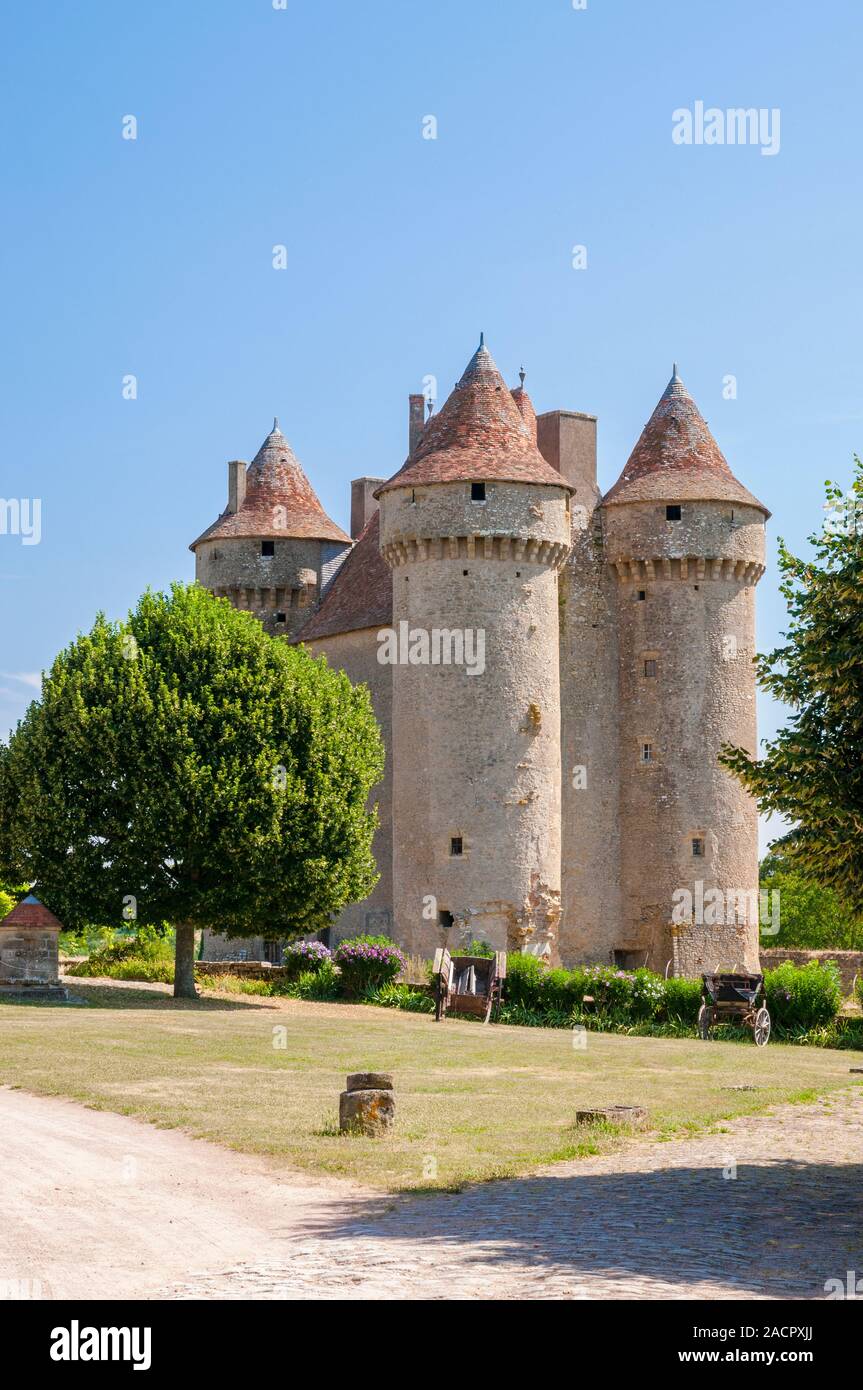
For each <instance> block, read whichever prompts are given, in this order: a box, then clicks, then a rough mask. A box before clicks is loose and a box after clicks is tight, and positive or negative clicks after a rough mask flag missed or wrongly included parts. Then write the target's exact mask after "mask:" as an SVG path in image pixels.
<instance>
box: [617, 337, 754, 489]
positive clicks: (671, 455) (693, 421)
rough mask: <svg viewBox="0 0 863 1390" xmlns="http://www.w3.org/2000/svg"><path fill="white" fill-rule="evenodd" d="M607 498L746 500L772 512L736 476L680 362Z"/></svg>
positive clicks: (675, 367)
mask: <svg viewBox="0 0 863 1390" xmlns="http://www.w3.org/2000/svg"><path fill="white" fill-rule="evenodd" d="M603 501H604V502H605V503H607V504H609V503H610V504H614V503H617V502H650V501H661V502H690V501H711V502H741V503H745V504H746V505H748V506H751V507H760V509H761V510H762V511H763V512H764V513H765V514H766V515H767V516H769V515H770V513H769V512H768V510H767V508H766V507H765V506H764V503H763V502H759V500H758V498H757V497H754V496H753V495H752V493H751V492H749V490H748V489H747V488H745V487H744V486H743V484H742V483H739V482H738V481H737V479H736V478H735V476H734V474H733V473H732V471H731V469H730V468H729V466H728V463H727V462H726V460H725V456H724V454H723V453H722V450H721V449H720V447H719V445H718V444H717V443H716V440H715V439H714V438H713V435H712V434H711V433H710V429H709V427H708V424H707V421H706V420H705V419H704V416H703V415H702V414H701V411H700V410H699V409H698V406H697V405H696V404H695V401H694V400H693V399H692V397H691V396H690V394H689V392H688V391H687V389H686V387H685V386H684V384H683V382H682V381H681V379H680V377H679V375H678V373H677V364H676V363H675V366H674V372H673V374H672V377H671V380H670V381H669V383H668V385H667V386H666V388H665V390H664V391H663V393H662V395H661V397H660V399H659V404H658V405H657V407H656V409H655V410H654V412H653V414H652V415H651V417H650V419H649V420H648V422H647V424H646V425H645V426H644V429H643V430H642V432H641V438H640V439H639V441H638V443H637V444H636V446H635V448H634V449H633V451H632V453H631V454H630V456H629V459H628V461H627V463H626V466H625V468H624V470H623V472H622V473H621V475H620V477H619V478H618V480H617V482H616V483H615V484H614V487H612V488H611V489H610V490H609V491H608V492H607V493H606V494H605V497H604V498H603Z"/></svg>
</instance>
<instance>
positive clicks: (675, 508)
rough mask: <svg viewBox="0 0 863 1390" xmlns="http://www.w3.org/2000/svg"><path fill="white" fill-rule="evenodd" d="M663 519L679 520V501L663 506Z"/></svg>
mask: <svg viewBox="0 0 863 1390" xmlns="http://www.w3.org/2000/svg"><path fill="white" fill-rule="evenodd" d="M665 520H666V521H679V520H680V503H679V502H675V503H673V504H672V505H671V506H670V507H666V508H665Z"/></svg>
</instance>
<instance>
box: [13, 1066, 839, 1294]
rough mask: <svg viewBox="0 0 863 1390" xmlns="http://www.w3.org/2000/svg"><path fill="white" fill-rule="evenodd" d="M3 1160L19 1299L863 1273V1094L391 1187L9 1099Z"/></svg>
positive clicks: (753, 1290)
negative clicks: (485, 1175) (587, 1153)
mask: <svg viewBox="0 0 863 1390" xmlns="http://www.w3.org/2000/svg"><path fill="white" fill-rule="evenodd" d="M0 1167H2V1171H3V1174H4V1198H5V1200H4V1221H3V1223H2V1228H0V1281H5V1282H6V1286H7V1291H8V1290H11V1292H12V1295H13V1296H15V1290H16V1288H20V1287H21V1286H20V1284H19V1281H22V1280H23V1281H31V1285H32V1288H33V1292H34V1293H35V1294H36V1295H37V1296H39V1295H41V1296H42V1297H74V1298H81V1297H83V1298H88V1297H91V1298H93V1297H143V1298H147V1297H151V1298H152V1297H156V1298H166V1297H168V1298H207V1297H212V1298H229V1299H230V1298H263V1299H285V1298H298V1299H304V1298H325V1299H326V1298H333V1299H336V1298H338V1299H343V1298H359V1299H379V1298H393V1299H406V1298H407V1299H414V1298H432V1299H446V1298H505V1299H525V1298H577V1299H589V1298H608V1297H616V1298H621V1297H622V1298H663V1299H665V1298H728V1299H733V1298H748V1297H753V1296H754V1297H760V1298H823V1297H824V1285H825V1281H826V1280H827V1279H831V1278H838V1279H841V1280H842V1281H843V1283H844V1282H845V1279H846V1274H847V1271H848V1270H855V1271H856V1273H857V1276H858V1277H860V1276H861V1275H863V1094H861V1092H860V1091H853V1092H837V1093H834V1094H833V1095H832V1096H828V1097H825V1098H823V1099H822V1100H820V1101H817V1102H815V1103H813V1104H811V1105H805V1106H804V1105H795V1106H781V1107H776V1108H775V1109H774V1111H773V1112H772V1113H770V1114H766V1115H760V1116H746V1117H743V1118H741V1119H738V1120H735V1121H730V1122H728V1123H727V1124H726V1125H725V1126H724V1132H722V1133H719V1134H713V1135H705V1136H703V1137H698V1138H691V1139H678V1140H674V1141H671V1142H668V1143H657V1142H654V1141H651V1140H650V1139H649V1138H648V1137H644V1138H639V1139H636V1140H634V1141H632V1142H630V1143H629V1144H628V1145H627V1146H626V1148H625V1149H624V1150H622V1151H621V1152H618V1153H616V1154H613V1155H607V1156H604V1157H597V1158H591V1159H586V1160H581V1161H576V1162H570V1163H562V1164H557V1165H555V1166H554V1167H552V1168H545V1169H540V1170H538V1171H537V1172H536V1173H534V1174H533V1175H531V1176H528V1177H523V1178H520V1179H514V1180H508V1181H504V1182H495V1183H485V1184H482V1185H479V1186H476V1187H472V1188H468V1189H466V1190H465V1191H464V1192H461V1193H456V1194H435V1195H432V1196H416V1195H415V1196H410V1195H399V1196H387V1195H382V1194H380V1193H374V1192H370V1191H363V1190H362V1189H360V1188H357V1187H355V1186H350V1185H347V1184H342V1183H336V1182H333V1181H328V1182H326V1183H322V1182H317V1181H315V1180H314V1179H310V1178H309V1177H307V1176H305V1175H302V1174H296V1173H285V1172H284V1171H281V1170H278V1169H276V1167H275V1166H274V1165H273V1164H272V1163H270V1162H268V1161H266V1160H259V1159H256V1158H249V1157H246V1156H243V1155H239V1154H235V1153H232V1152H229V1151H227V1150H224V1149H221V1148H219V1147H217V1146H216V1145H212V1144H206V1143H203V1142H201V1141H198V1140H193V1139H189V1138H187V1137H186V1136H184V1135H182V1134H178V1133H176V1132H174V1131H164V1130H157V1129H153V1128H151V1127H150V1126H147V1125H142V1124H140V1123H139V1122H138V1121H135V1120H131V1119H127V1118H125V1117H123V1116H118V1115H111V1114H106V1113H104V1112H98V1111H92V1110H87V1109H84V1108H82V1107H81V1106H77V1105H75V1104H73V1103H71V1102H68V1101H59V1100H52V1099H43V1098H39V1097H35V1096H30V1095H27V1094H25V1093H24V1092H21V1091H9V1090H0ZM735 1174H736V1176H735Z"/></svg>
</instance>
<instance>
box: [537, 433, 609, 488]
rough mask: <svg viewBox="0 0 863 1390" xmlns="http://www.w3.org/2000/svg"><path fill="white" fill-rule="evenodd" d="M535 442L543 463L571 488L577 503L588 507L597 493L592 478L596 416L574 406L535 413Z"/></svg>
mask: <svg viewBox="0 0 863 1390" xmlns="http://www.w3.org/2000/svg"><path fill="white" fill-rule="evenodd" d="M536 442H537V446H538V448H539V452H540V453H541V454H542V456H543V458H544V459H545V461H546V463H550V464H551V466H552V468H556V469H557V471H558V473H559V474H560V475H561V477H562V478H565V479H566V481H567V482H568V483H570V484H571V485H572V487H574V488H575V494H576V496H577V498H578V500H579V502H580V503H582V504H583V505H584V506H586V507H589V508H592V507H593V505H594V504H595V502H596V501H597V500H598V499H599V497H600V491H599V488H598V486H597V482H596V416H595V415H582V414H581V412H580V411H577V410H549V411H547V412H546V414H545V415H539V416H537V421H536Z"/></svg>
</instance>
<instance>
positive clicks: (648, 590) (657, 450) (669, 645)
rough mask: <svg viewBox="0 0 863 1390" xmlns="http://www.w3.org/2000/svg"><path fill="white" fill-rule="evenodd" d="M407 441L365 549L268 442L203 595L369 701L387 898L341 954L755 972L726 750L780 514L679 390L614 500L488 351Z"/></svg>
mask: <svg viewBox="0 0 863 1390" xmlns="http://www.w3.org/2000/svg"><path fill="white" fill-rule="evenodd" d="M409 430H410V442H409V453H408V458H407V461H406V463H405V464H404V466H403V467H402V468H401V469H400V470H399V471H398V472H397V473H395V474H394V475H393V476H392V477H390V478H388V479H384V478H359V479H357V480H356V481H354V482H353V483H352V484H351V535H350V536H348V535H347V534H346V533H345V532H344V531H342V530H341V528H340V527H339V526H337V525H336V524H335V523H334V522H333V521H331V520H330V518H329V517H328V516H327V515H326V514H325V512H324V511H323V508H322V507H321V505H320V502H319V501H318V498H317V496H316V495H315V492H314V490H313V489H312V487H311V485H310V484H309V481H308V479H307V477H306V475H305V473H304V471H303V469H302V467H301V466H300V464H299V462H298V461H297V459H296V457H295V456H294V454H293V452H292V450H291V447H290V445H289V444H288V441H287V440H286V439H285V437H284V435H283V434H282V433H281V431H280V430H279V428H278V422H276V423H275V425H274V427H273V430H272V432H271V433H270V434H269V435H268V436H267V438H266V439H265V441H264V443H263V445H262V446H261V449H260V451H259V452H258V454H257V455H256V457H255V459H254V461H253V462H252V464H251V465H250V466H247V465H246V464H245V463H244V462H241V461H234V462H231V463H229V465H228V505H227V508H226V509H225V511H224V512H223V513H222V515H221V516H220V517H219V518H218V520H217V521H216V522H215V523H214V525H212V526H211V527H210V528H209V530H207V531H205V532H204V534H203V535H202V536H201V537H200V538H199V539H198V540H197V541H195V542H194V544H193V545H192V547H191V548H192V549H193V550H194V552H195V558H196V574H197V578H198V580H199V581H200V582H201V583H202V584H204V585H206V586H207V587H208V588H209V589H211V590H212V591H213V592H214V593H215V594H217V595H222V596H224V597H227V598H228V599H230V601H231V602H232V603H233V604H234V605H236V606H237V607H239V608H243V609H248V610H249V611H251V612H254V613H255V614H256V615H257V616H258V617H259V618H260V620H261V622H262V623H263V624H264V626H265V628H266V629H267V631H269V632H271V633H273V634H283V635H284V636H285V637H286V638H287V639H288V640H290V641H294V642H303V643H304V644H305V645H306V646H307V648H308V649H309V651H311V652H312V653H313V654H314V655H320V654H321V653H325V654H326V656H327V659H328V661H329V663H330V664H331V665H332V666H336V667H340V668H342V669H344V670H345V671H346V673H347V674H348V676H349V677H350V678H351V680H353V681H356V682H359V681H363V682H365V683H367V685H368V687H369V689H370V691H371V695H372V700H373V703H374V708H375V712H376V715H377V718H378V721H379V723H380V726H381V729H382V731H383V736H384V740H385V743H386V749H387V762H386V773H385V777H384V780H383V782H382V783H381V784H380V785H379V787H378V788H377V789H376V793H375V796H376V800H377V804H378V809H379V818H380V826H379V830H378V832H377V836H376V840H375V857H376V861H377V866H378V870H379V872H380V878H379V881H378V883H377V885H376V887H375V889H374V891H373V892H372V894H371V895H370V896H369V897H368V898H367V899H366V900H365V901H364V902H361V903H355V904H353V905H351V906H349V907H348V908H347V909H346V910H345V912H344V913H343V914H342V916H341V918H340V919H339V921H338V922H337V923H334V926H333V929H332V938H333V940H338V939H341V938H342V937H344V936H349V935H354V934H356V933H357V932H361V931H367V932H375V933H380V932H383V933H386V934H387V935H390V936H392V937H394V938H395V939H396V940H397V941H398V942H399V943H400V944H401V945H403V946H404V947H405V948H406V949H408V950H409V951H412V952H416V953H419V954H422V955H425V956H428V955H430V954H431V953H432V952H433V950H434V949H435V948H436V947H437V946H438V945H441V944H448V945H450V946H458V945H460V944H463V943H465V942H466V941H468V940H470V939H471V938H479V939H483V940H485V941H487V942H489V943H490V944H491V945H493V946H495V947H498V948H504V947H505V948H509V949H518V948H522V949H527V950H529V951H532V952H536V953H538V954H542V955H544V956H545V957H546V958H547V959H549V960H551V961H552V962H558V961H559V962H562V963H563V964H565V965H574V964H577V963H583V962H595V963H603V964H607V963H616V964H618V965H619V966H621V967H625V968H632V967H633V966H637V965H643V964H648V965H650V966H651V967H652V968H654V969H658V970H660V971H666V970H667V971H668V972H669V973H672V972H673V973H676V974H684V975H694V974H697V973H699V972H700V971H701V970H702V969H714V968H717V967H722V966H724V967H726V968H731V967H732V966H734V965H735V964H736V965H738V966H739V967H741V968H746V969H757V968H758V896H757V892H758V839H757V812H756V808H755V804H754V802H753V801H752V800H751V798H750V797H749V796H748V795H747V793H746V792H745V791H744V789H743V788H742V787H741V785H740V784H739V783H738V782H737V781H736V780H735V779H733V778H732V777H731V776H730V775H729V774H728V773H727V772H726V771H725V770H724V769H723V768H722V767H721V766H720V765H719V763H718V761H717V754H718V752H719V750H720V748H721V746H722V745H723V744H724V743H731V744H736V745H739V746H742V747H745V748H747V749H749V750H750V751H751V750H754V749H755V747H756V726H755V679H754V668H753V663H752V658H753V655H754V639H755V585H756V584H757V582H758V579H759V578H760V576H761V575H762V573H763V571H764V548H765V523H766V520H767V518H768V516H769V512H768V511H767V509H766V508H765V507H764V506H763V504H762V503H761V502H759V501H758V499H757V498H756V497H754V496H753V495H752V494H751V493H750V492H748V491H747V489H746V488H745V487H744V486H743V485H742V484H741V483H739V482H738V481H737V479H736V478H735V476H734V474H733V473H732V471H731V469H730V468H729V466H728V464H727V462H726V460H725V458H724V457H723V454H722V453H721V451H720V449H719V447H718V445H717V444H716V441H715V440H714V438H713V436H712V434H711V433H710V430H709V428H708V426H707V424H706V422H705V421H704V419H703V417H702V416H701V414H700V413H699V410H698V408H697V406H696V404H695V402H694V400H693V399H692V397H691V396H690V394H689V392H688V391H687V390H686V387H685V386H684V385H683V382H682V381H681V379H680V377H679V376H678V374H677V369H676V367H675V370H674V374H673V375H672V378H671V380H670V382H669V383H668V386H667V387H666V389H665V391H664V392H663V394H662V397H661V398H660V401H659V403H658V405H657V406H656V409H655V410H654V412H653V414H652V415H651V417H650V419H649V421H648V423H647V424H646V426H645V427H644V430H643V432H642V434H641V437H640V439H639V440H638V443H637V444H636V446H635V448H634V450H633V452H632V454H631V455H630V457H629V460H628V461H627V463H626V464H625V466H624V468H623V471H622V473H621V474H620V477H619V478H618V480H617V482H616V483H615V484H614V486H613V487H612V488H611V489H610V491H608V492H607V493H605V495H604V496H603V494H602V492H601V491H600V489H599V487H598V486H597V479H596V417H595V416H593V415H586V414H582V413H580V412H577V411H567V410H553V411H549V412H547V413H545V414H542V415H539V416H537V415H536V413H535V411H534V408H533V405H532V403H531V400H530V397H529V395H528V393H527V391H526V390H525V389H524V375H523V373H522V374H521V384H520V385H519V386H517V387H516V388H515V389H513V390H510V389H509V388H508V387H507V386H506V384H505V383H504V381H503V379H502V377H501V375H500V373H499V371H498V369H497V367H496V366H495V363H494V361H493V360H492V357H491V355H490V353H489V351H488V349H487V348H486V347H485V346H484V344H483V343H482V342H481V343H480V346H479V348H478V349H477V351H476V352H475V353H474V355H473V357H472V358H471V360H470V362H469V363H468V366H467V368H466V370H465V372H464V375H463V376H462V378H461V380H460V381H459V382H458V384H457V385H456V387H455V389H454V390H453V392H452V394H451V395H450V397H449V399H448V400H447V402H446V404H445V405H444V406H443V408H442V409H441V411H440V412H439V413H438V414H431V415H430V416H429V417H428V419H426V418H425V401H424V397H423V396H411V397H410V412H409ZM248 944H249V943H237V942H231V941H230V940H229V939H226V938H224V937H216V936H213V935H210V936H209V939H208V941H207V943H206V947H205V955H206V956H207V957H209V958H211V959H212V958H216V957H218V956H219V955H223V956H224V955H236V954H241V953H240V952H238V951H235V950H233V947H234V946H237V945H242V946H243V949H244V950H245V949H247V948H248ZM248 954H249V955H261V954H263V955H267V954H268V948H267V943H264V942H258V943H257V945H256V946H255V945H253V946H252V948H251V950H249V951H248ZM269 958H274V957H272V956H270V957H269Z"/></svg>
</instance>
